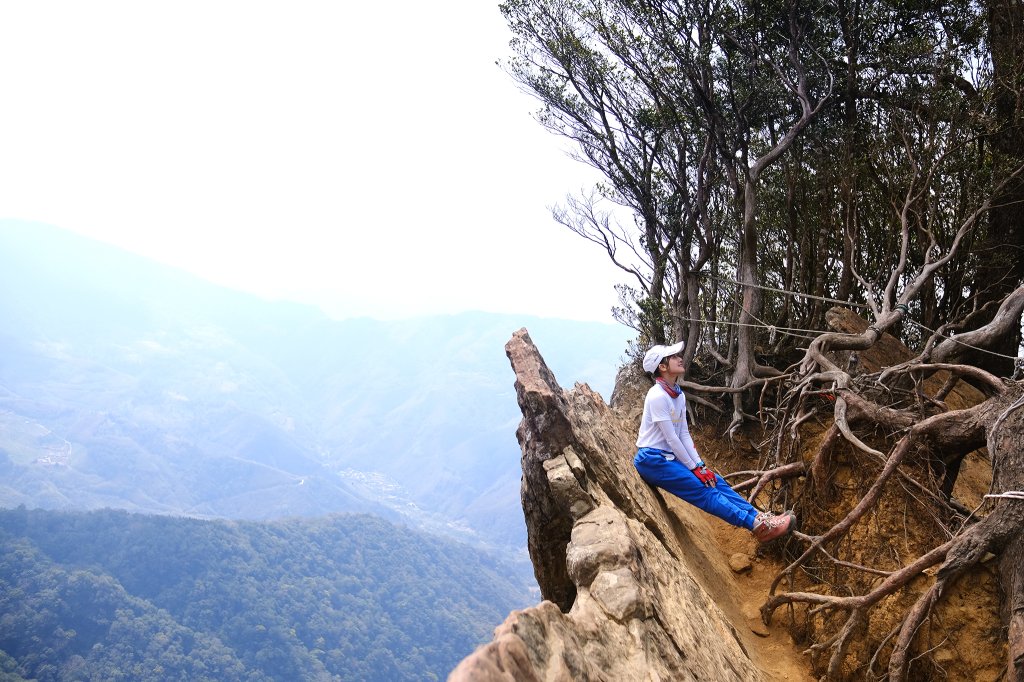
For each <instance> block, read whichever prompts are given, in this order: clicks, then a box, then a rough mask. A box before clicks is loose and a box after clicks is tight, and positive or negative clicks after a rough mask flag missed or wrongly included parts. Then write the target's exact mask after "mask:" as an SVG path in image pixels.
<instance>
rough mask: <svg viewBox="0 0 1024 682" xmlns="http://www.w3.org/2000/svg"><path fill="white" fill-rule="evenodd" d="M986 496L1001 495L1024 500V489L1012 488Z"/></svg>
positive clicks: (1010, 498) (1004, 497)
mask: <svg viewBox="0 0 1024 682" xmlns="http://www.w3.org/2000/svg"><path fill="white" fill-rule="evenodd" d="M985 497H1001V498H1003V499H1006V500H1024V490H1010V491H1007V492H1005V493H999V494H996V495H986V496H985Z"/></svg>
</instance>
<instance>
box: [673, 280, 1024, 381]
mask: <svg viewBox="0 0 1024 682" xmlns="http://www.w3.org/2000/svg"><path fill="white" fill-rule="evenodd" d="M697 275H699V276H704V277H708V278H709V279H713V280H716V281H718V282H730V283H732V284H739V285H740V286H745V287H753V288H755V289H764V290H765V291H774V292H776V293H779V294H789V295H790V296H803V297H804V298H812V299H815V300H818V301H826V302H828V303H838V304H840V305H845V306H850V307H851V308H864V309H868V306H866V305H863V304H861V303H850V302H849V301H840V300H838V299H835V298H825V297H823V296H812V295H811V294H804V293H800V292H799V291H789V290H788V289H778V288H776V287H769V286H763V285H760V284H744V283H743V282H740V281H738V280H735V279H730V278H728V277H718V276H717V275H712V274H708V273H703V272H698V273H697ZM896 307H897V308H898V309H901V310H902V311H903V319H904V320H906V321H907V322H910V323H911V324H914V325H917V326H918V327H920V328H921V329H924V330H925V331H928V332H931V333H932V334H935V335H937V336H938V337H939V338H943V339H947V340H949V341H952V342H954V343H959V344H960V345H961V346H966V347H967V348H972V349H974V350H976V351H979V352H981V353H988V354H989V355H995V356H997V357H1000V358H1005V359H1007V360H1015V361H1016V363H1017V365H1019V366H1021V367H1024V358H1021V357H1020V356H1019V355H1006V354H1005V353H997V352H996V351H994V350H988V349H987V348H979V347H978V346H972V345H971V344H969V343H964V342H963V341H960V340H958V339H956V338H954V337H953V336H946V335H945V334H939V332H937V331H935V330H934V329H930V328H928V327H926V326H924V325H923V324H921V323H920V322H918V321H916V320H913V319H911V317H910V309H909V306H907V304H905V303H900V304H898V305H897V306H896ZM691 321H692V320H691ZM697 321H698V322H706V320H697ZM716 324H739V323H728V322H722V323H716ZM746 326H750V327H760V328H762V329H768V330H769V333H772V330H776V329H777V330H779V331H782V330H785V329H787V328H786V327H773V326H771V325H768V324H760V325H746ZM868 328H869V329H870V328H871V327H870V326H869V327H868ZM792 329H793V330H794V331H803V332H811V333H814V334H821V333H823V332H821V331H820V330H814V329H795V328H792ZM790 336H799V335H798V334H790ZM805 338H813V337H805Z"/></svg>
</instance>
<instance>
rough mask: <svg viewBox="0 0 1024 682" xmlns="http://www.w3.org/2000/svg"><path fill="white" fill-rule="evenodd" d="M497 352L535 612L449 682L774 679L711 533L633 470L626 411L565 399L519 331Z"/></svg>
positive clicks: (505, 626)
mask: <svg viewBox="0 0 1024 682" xmlns="http://www.w3.org/2000/svg"><path fill="white" fill-rule="evenodd" d="M505 351H506V354H507V355H508V357H509V360H510V361H511V363H512V368H513V370H514V371H515V374H516V383H515V387H516V395H517V398H518V401H519V405H520V407H521V408H522V412H523V420H522V422H521V423H520V426H519V430H518V432H517V436H518V439H519V443H520V445H521V447H522V453H523V455H522V464H523V479H522V500H523V510H524V512H525V515H526V524H527V531H528V542H529V551H530V556H531V558H532V561H533V565H534V571H535V574H536V577H537V582H538V584H539V585H540V589H541V596H542V597H543V601H542V602H541V603H540V604H538V605H537V606H534V607H530V608H527V609H524V610H522V611H515V612H513V613H512V614H510V615H509V616H508V618H507V619H506V620H505V622H504V623H502V624H501V625H500V626H499V627H498V628H497V629H496V630H495V635H494V639H493V641H492V642H490V643H489V644H486V645H484V646H482V647H480V648H479V649H477V651H475V652H474V653H473V654H471V655H470V656H469V657H467V658H466V659H465V660H464V661H462V663H460V664H459V665H458V667H456V669H455V670H454V671H452V673H451V675H450V676H449V680H450V681H454V682H463V681H466V680H474V681H480V680H482V681H485V682H486V681H489V680H517V681H524V680H716V681H718V680H743V681H744V682H750V681H754V680H770V679H773V678H774V676H773V675H771V674H770V673H766V672H765V663H766V661H764V660H763V658H764V655H763V653H760V652H758V651H756V650H755V647H753V646H751V644H752V642H755V641H756V636H755V635H753V634H752V630H758V628H759V627H761V626H759V625H758V624H754V623H753V622H752V621H753V619H752V618H750V617H749V613H748V614H747V615H745V612H744V608H743V605H742V603H741V600H740V598H739V594H740V592H741V588H739V587H737V583H736V582H735V578H734V576H733V574H732V571H731V570H730V569H729V567H728V563H727V559H723V555H722V550H721V549H720V547H719V546H718V545H717V544H715V541H714V533H715V532H721V530H720V529H718V530H715V529H713V528H712V525H711V524H714V523H719V522H718V521H717V520H715V519H712V518H711V517H708V516H707V515H705V514H702V513H701V512H700V511H699V510H696V509H695V508H693V507H691V506H689V505H686V504H684V503H682V502H679V501H678V500H676V499H675V498H673V497H672V496H670V495H667V494H663V493H662V492H660V491H657V490H655V489H652V488H651V487H649V486H648V485H647V484H645V483H644V482H643V481H642V480H641V479H640V477H639V476H638V475H637V473H636V471H635V469H634V468H633V464H632V457H633V453H634V450H635V446H634V440H635V430H636V426H635V420H636V414H635V405H632V404H631V407H632V408H633V414H632V415H625V414H622V413H620V412H619V411H618V410H613V409H612V408H610V407H609V406H608V405H606V404H605V402H604V400H603V399H602V398H601V396H600V395H598V394H597V393H595V392H594V391H592V390H591V389H590V388H589V387H588V386H587V385H585V384H582V385H581V384H577V385H576V386H575V387H574V388H573V390H571V391H565V390H563V389H562V388H561V387H560V386H559V385H558V383H557V382H556V380H555V377H554V375H553V374H552V373H551V371H550V370H549V369H548V367H547V365H546V364H545V363H544V360H543V358H542V357H541V355H540V353H539V352H538V350H537V348H536V347H535V346H534V344H533V342H532V341H531V340H530V337H529V334H528V333H527V332H526V330H525V329H523V330H520V331H518V332H516V333H515V334H514V335H513V337H512V339H511V340H510V341H509V342H508V344H507V345H506V347H505ZM617 390H618V389H617ZM613 402H616V401H613ZM632 402H635V396H634V400H633V401H631V403H632ZM722 525H724V524H722ZM730 530H731V529H730ZM736 532H739V533H742V532H743V531H736ZM744 589H745V588H744ZM747 611H748V612H749V608H748V609H747ZM759 634H760V635H762V636H763V635H767V634H768V632H767V631H762V632H760V633H759ZM759 658H760V659H762V660H758V659H759Z"/></svg>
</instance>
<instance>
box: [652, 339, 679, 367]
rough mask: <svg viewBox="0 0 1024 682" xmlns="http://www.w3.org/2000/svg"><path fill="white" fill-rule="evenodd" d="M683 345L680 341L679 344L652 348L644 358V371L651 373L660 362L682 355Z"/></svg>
mask: <svg viewBox="0 0 1024 682" xmlns="http://www.w3.org/2000/svg"><path fill="white" fill-rule="evenodd" d="M685 345H686V344H685V343H684V342H683V341H680V342H679V343H676V344H673V345H671V346H654V347H653V348H651V349H650V350H649V351H647V355H645V356H644V371H645V372H653V371H654V370H656V369H658V365H660V364H661V361H662V360H664V359H665V358H667V357H668V356H670V355H675V354H676V353H682V352H683V346H685Z"/></svg>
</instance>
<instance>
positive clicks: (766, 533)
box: [752, 512, 796, 542]
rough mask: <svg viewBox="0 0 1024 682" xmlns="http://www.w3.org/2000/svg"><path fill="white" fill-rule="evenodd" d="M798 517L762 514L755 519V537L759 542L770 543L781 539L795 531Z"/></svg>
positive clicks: (769, 513) (788, 514)
mask: <svg viewBox="0 0 1024 682" xmlns="http://www.w3.org/2000/svg"><path fill="white" fill-rule="evenodd" d="M795 523H796V516H795V515H793V514H790V513H787V514H781V515H779V516H776V515H775V514H772V513H771V512H761V513H760V514H758V515H757V517H756V518H755V519H754V529H753V531H752V532H753V533H754V537H755V538H757V541H758V542H769V541H770V540H774V539H775V538H780V537H782V536H783V535H785V534H786V533H788V532H789V531H791V530H792V529H793V525H794V524H795Z"/></svg>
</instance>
